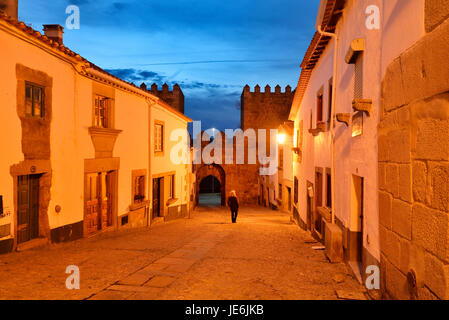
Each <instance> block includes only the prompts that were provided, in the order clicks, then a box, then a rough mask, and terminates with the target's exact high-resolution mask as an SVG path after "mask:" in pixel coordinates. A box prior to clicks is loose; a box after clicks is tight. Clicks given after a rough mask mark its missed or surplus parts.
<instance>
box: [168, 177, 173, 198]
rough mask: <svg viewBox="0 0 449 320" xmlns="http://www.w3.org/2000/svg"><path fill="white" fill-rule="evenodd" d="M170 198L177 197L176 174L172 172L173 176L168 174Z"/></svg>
mask: <svg viewBox="0 0 449 320" xmlns="http://www.w3.org/2000/svg"><path fill="white" fill-rule="evenodd" d="M168 192H169V194H168V198H169V199H174V198H175V175H174V174H172V175H171V176H168Z"/></svg>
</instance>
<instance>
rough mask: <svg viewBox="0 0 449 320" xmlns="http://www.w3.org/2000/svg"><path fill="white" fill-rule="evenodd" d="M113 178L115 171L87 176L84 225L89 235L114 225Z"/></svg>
mask: <svg viewBox="0 0 449 320" xmlns="http://www.w3.org/2000/svg"><path fill="white" fill-rule="evenodd" d="M113 178H114V172H113V171H110V172H98V173H89V174H87V175H86V192H85V199H86V200H85V217H84V224H85V230H86V234H87V235H89V234H93V233H95V232H98V231H100V230H103V229H106V228H108V227H111V226H112V225H113V218H112V215H113V214H112V213H113V199H114V193H113V183H114V182H113Z"/></svg>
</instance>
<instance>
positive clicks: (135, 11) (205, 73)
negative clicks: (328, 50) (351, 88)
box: [19, 0, 319, 129]
mask: <svg viewBox="0 0 449 320" xmlns="http://www.w3.org/2000/svg"><path fill="white" fill-rule="evenodd" d="M70 4H74V5H77V6H79V8H80V13H81V28H80V29H79V30H67V29H66V30H65V34H64V44H65V45H66V46H68V47H69V48H70V49H72V50H73V51H75V52H78V53H79V54H81V55H82V56H83V57H85V58H87V59H88V60H90V61H92V62H93V63H95V64H96V65H98V66H100V67H102V68H103V69H106V70H108V71H110V72H112V73H114V74H115V75H117V76H119V77H121V78H123V79H124V80H127V81H130V82H134V83H135V84H136V85H140V84H141V83H142V82H146V83H147V84H148V85H151V83H153V82H156V83H158V84H159V85H160V86H161V85H162V84H163V83H165V82H166V83H167V84H169V85H170V87H171V86H172V85H173V84H174V83H179V84H180V86H181V88H182V90H183V92H184V95H185V113H186V115H188V116H190V117H192V118H193V119H195V120H202V121H203V123H202V126H203V129H206V128H211V127H215V128H218V129H225V128H237V127H239V126H240V95H241V93H242V90H243V87H244V86H245V84H249V85H250V86H251V88H253V87H254V86H255V85H256V84H260V86H261V87H262V88H264V87H265V85H266V84H269V85H270V86H271V87H272V88H273V89H272V90H274V87H275V86H276V85H277V84H279V85H280V86H281V87H285V86H286V85H288V84H290V85H291V86H292V87H293V88H295V87H296V85H297V82H298V78H299V74H300V68H299V64H300V62H301V60H302V57H303V56H304V53H305V51H306V49H307V47H308V45H309V42H310V40H311V39H312V36H313V33H314V22H315V18H316V13H317V10H318V4H319V1H318V0H312V1H310V0H259V1H257V0H226V1H221V0H220V1H219V0H203V1H200V0H170V1H165V0H157V1H156V0H113V1H102V0H54V1H48V0H19V19H21V20H22V21H24V22H26V23H29V24H31V25H32V27H33V28H35V29H37V30H40V31H41V30H42V24H55V23H58V24H61V25H63V26H65V21H66V18H67V16H68V15H67V14H66V13H65V9H66V7H67V6H68V5H70Z"/></svg>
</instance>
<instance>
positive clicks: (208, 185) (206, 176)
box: [195, 164, 226, 206]
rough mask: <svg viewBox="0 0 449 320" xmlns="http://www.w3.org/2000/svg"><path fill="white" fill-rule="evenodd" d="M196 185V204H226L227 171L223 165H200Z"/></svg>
mask: <svg viewBox="0 0 449 320" xmlns="http://www.w3.org/2000/svg"><path fill="white" fill-rule="evenodd" d="M195 187H196V190H195V193H196V205H207V206H216V205H218V206H225V205H226V173H225V171H224V169H223V167H222V166H220V165H218V164H209V165H203V166H201V167H199V168H198V169H197V170H196V184H195ZM217 197H218V198H219V200H217Z"/></svg>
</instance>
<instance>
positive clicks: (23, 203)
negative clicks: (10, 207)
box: [17, 175, 40, 244]
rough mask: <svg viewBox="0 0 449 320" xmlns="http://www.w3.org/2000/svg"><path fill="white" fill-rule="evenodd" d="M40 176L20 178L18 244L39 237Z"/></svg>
mask: <svg viewBox="0 0 449 320" xmlns="http://www.w3.org/2000/svg"><path fill="white" fill-rule="evenodd" d="M39 177H40V176H39V175H25V176H18V177H17V181H18V185H17V243H18V244H19V243H23V242H27V241H30V240H32V239H36V238H38V237H39Z"/></svg>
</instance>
